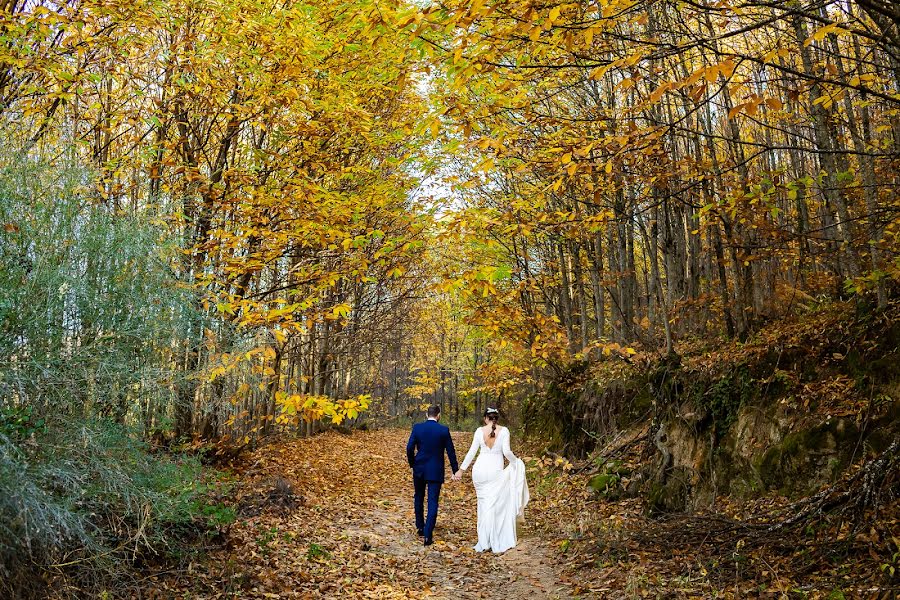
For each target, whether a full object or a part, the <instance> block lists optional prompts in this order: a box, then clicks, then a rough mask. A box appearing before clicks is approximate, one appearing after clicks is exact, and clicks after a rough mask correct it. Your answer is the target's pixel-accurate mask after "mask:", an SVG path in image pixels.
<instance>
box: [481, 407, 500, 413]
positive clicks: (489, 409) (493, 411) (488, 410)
mask: <svg viewBox="0 0 900 600" xmlns="http://www.w3.org/2000/svg"><path fill="white" fill-rule="evenodd" d="M484 412H486V413H499V412H500V411H499V410H497V409H496V408H488V409H487V410H485V411H484Z"/></svg>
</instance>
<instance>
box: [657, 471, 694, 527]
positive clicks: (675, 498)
mask: <svg viewBox="0 0 900 600" xmlns="http://www.w3.org/2000/svg"><path fill="white" fill-rule="evenodd" d="M690 479H691V473H690V471H689V470H688V469H686V468H683V467H676V468H673V469H672V470H671V471H670V472H669V473H668V474H667V476H666V478H665V481H662V482H661V481H653V482H651V483H650V486H649V488H648V490H647V494H646V498H647V510H648V512H649V513H650V514H651V515H658V514H664V513H672V512H684V511H685V510H687V508H688V505H689V500H690V497H691V485H690Z"/></svg>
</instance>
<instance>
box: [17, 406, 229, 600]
mask: <svg viewBox="0 0 900 600" xmlns="http://www.w3.org/2000/svg"><path fill="white" fill-rule="evenodd" d="M201 469H202V466H201V464H200V462H199V460H198V459H197V458H195V457H187V456H169V455H161V454H154V453H151V452H150V450H149V448H148V447H147V446H146V445H145V444H144V443H142V442H140V441H139V440H137V439H136V438H135V437H133V436H132V435H129V433H128V431H127V430H125V428H123V427H122V426H121V425H118V424H116V423H113V422H111V421H105V422H89V421H83V422H75V423H72V422H70V423H69V424H68V425H66V426H65V427H56V426H51V427H49V428H48V429H47V430H46V431H44V432H38V433H35V434H34V435H32V436H31V437H29V438H28V439H27V440H25V441H22V442H19V443H17V442H15V441H13V440H12V439H11V438H10V437H8V436H0V574H2V577H0V581H2V582H8V583H5V584H0V596H3V595H4V593H5V594H10V595H12V594H13V592H14V591H15V590H16V589H18V591H19V593H21V591H22V589H25V588H27V587H28V586H30V585H35V584H36V580H35V573H34V571H33V567H34V566H35V565H37V566H38V567H43V568H44V569H46V570H47V572H52V571H53V570H54V569H58V568H62V566H61V565H60V563H65V566H72V565H76V566H79V567H81V568H83V569H85V570H86V571H88V570H89V571H90V572H91V573H92V576H93V577H98V576H101V575H103V574H104V573H106V574H107V575H114V574H115V570H116V569H120V568H121V567H122V566H123V565H124V564H127V563H128V561H129V560H130V559H134V558H139V557H141V556H143V555H144V554H158V553H160V552H165V551H166V548H167V547H169V545H170V544H172V543H173V542H177V541H178V540H179V539H180V538H181V537H182V536H183V535H184V534H186V533H192V532H196V531H202V530H203V529H204V528H205V527H206V526H207V523H211V524H214V525H218V524H221V522H224V521H227V518H228V517H227V509H225V508H224V507H223V508H219V509H214V510H213V512H212V513H208V512H207V508H206V503H205V502H204V500H203V499H204V494H205V493H206V491H207V483H205V482H204V477H203V475H202V470H201ZM223 510H224V511H225V512H224V513H223V512H222V511H223ZM204 513H206V514H207V515H208V516H207V518H203V515H204ZM4 587H6V588H7V589H4Z"/></svg>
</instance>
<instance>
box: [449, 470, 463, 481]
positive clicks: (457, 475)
mask: <svg viewBox="0 0 900 600" xmlns="http://www.w3.org/2000/svg"><path fill="white" fill-rule="evenodd" d="M462 474H463V472H462V470H459V471H457V472H456V473H454V474H453V477H451V478H450V479H452V480H453V481H462Z"/></svg>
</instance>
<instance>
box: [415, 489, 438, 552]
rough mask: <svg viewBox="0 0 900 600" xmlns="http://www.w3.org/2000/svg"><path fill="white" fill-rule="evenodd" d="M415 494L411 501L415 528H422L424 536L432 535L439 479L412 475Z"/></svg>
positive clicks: (436, 508) (436, 512)
mask: <svg viewBox="0 0 900 600" xmlns="http://www.w3.org/2000/svg"><path fill="white" fill-rule="evenodd" d="M413 486H414V487H415V495H414V496H413V503H414V505H415V511H416V529H422V530H423V531H424V532H425V537H426V538H431V537H434V524H435V523H436V522H437V514H438V498H439V497H440V495H441V482H440V481H425V478H424V477H416V476H415V475H413ZM426 488H428V518H426V517H425V489H426Z"/></svg>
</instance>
